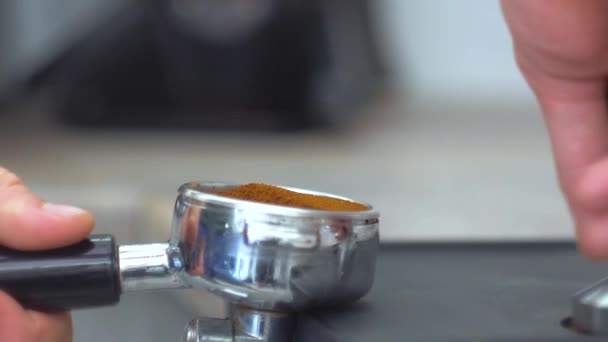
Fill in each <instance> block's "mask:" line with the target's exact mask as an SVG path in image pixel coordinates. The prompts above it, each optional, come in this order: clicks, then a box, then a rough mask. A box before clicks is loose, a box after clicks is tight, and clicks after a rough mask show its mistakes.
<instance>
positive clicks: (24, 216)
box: [0, 167, 94, 342]
mask: <svg viewBox="0 0 608 342" xmlns="http://www.w3.org/2000/svg"><path fill="white" fill-rule="evenodd" d="M93 223H94V222H93V217H92V216H91V214H89V213H87V212H85V211H83V210H81V209H78V208H73V207H68V206H61V205H56V204H50V203H46V202H44V201H43V200H41V199H40V198H38V197H36V196H34V195H33V194H32V193H30V192H29V191H28V189H27V188H26V187H25V185H23V183H22V182H21V180H20V179H19V178H17V176H15V175H14V174H12V173H10V172H9V171H8V170H6V169H3V168H2V167H0V245H2V246H7V247H11V248H15V249H20V250H41V249H49V248H55V247H61V246H65V245H68V244H73V243H76V242H79V241H81V240H83V239H84V238H85V237H86V236H87V235H88V234H89V233H90V232H91V230H92V228H93ZM71 340H72V323H71V318H70V315H69V313H51V314H47V313H42V312H37V311H32V310H27V309H25V308H23V307H21V306H20V305H19V304H18V303H17V302H16V301H15V300H14V299H13V298H12V297H10V296H9V295H7V294H6V293H4V292H2V291H0V341H7V342H9V341H10V342H65V341H71Z"/></svg>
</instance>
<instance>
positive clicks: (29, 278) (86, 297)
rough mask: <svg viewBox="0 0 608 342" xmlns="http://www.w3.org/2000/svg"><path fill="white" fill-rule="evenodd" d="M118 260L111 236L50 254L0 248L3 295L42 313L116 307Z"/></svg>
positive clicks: (92, 237)
mask: <svg viewBox="0 0 608 342" xmlns="http://www.w3.org/2000/svg"><path fill="white" fill-rule="evenodd" d="M117 254H118V250H117V246H116V243H115V241H114V237H113V236H111V235H92V236H90V237H89V238H87V239H86V240H84V241H81V242H79V243H77V244H75V245H71V246H68V247H63V248H58V249H52V250H46V251H35V252H31V251H28V252H22V251H16V250H13V249H9V248H5V247H0V289H2V290H4V291H6V292H7V293H9V294H10V295H11V296H13V297H14V298H15V299H17V301H19V302H20V303H21V304H22V305H23V306H25V307H27V308H30V309H37V310H44V311H55V310H70V309H77V308H85V307H98V306H107V305H113V304H116V303H117V302H118V301H119V299H120V294H121V286H120V274H119V272H120V270H119V265H118V255H117Z"/></svg>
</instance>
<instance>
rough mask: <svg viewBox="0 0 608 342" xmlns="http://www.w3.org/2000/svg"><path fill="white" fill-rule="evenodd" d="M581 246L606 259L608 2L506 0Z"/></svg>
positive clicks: (519, 58) (524, 70) (523, 67)
mask: <svg viewBox="0 0 608 342" xmlns="http://www.w3.org/2000/svg"><path fill="white" fill-rule="evenodd" d="M502 8H503V12H504V15H505V18H506V20H507V23H508V26H509V28H510V30H511V33H512V35H513V44H514V50H515V57H516V60H517V63H518V64H519V67H520V69H521V71H522V73H523V75H524V76H525V78H526V80H527V81H528V83H529V85H530V87H531V88H532V90H533V91H534V92H535V94H536V96H537V98H538V100H539V103H540V105H541V108H542V111H543V113H544V117H545V122H546V124H547V127H548V129H549V135H550V138H551V143H552V146H553V153H554V157H555V162H556V164H557V170H558V174H559V179H560V185H561V189H562V191H563V193H564V194H565V196H566V199H567V201H568V204H569V207H570V211H571V213H572V216H573V217H574V221H575V224H576V233H577V240H578V242H579V247H580V249H581V251H582V252H583V253H584V254H586V255H587V256H589V257H591V258H593V259H608V110H607V102H606V98H607V94H608V93H607V89H606V81H607V80H608V1H605V0H585V1H581V0H503V1H502Z"/></svg>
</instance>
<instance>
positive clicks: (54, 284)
mask: <svg viewBox="0 0 608 342" xmlns="http://www.w3.org/2000/svg"><path fill="white" fill-rule="evenodd" d="M238 185H239V184H227V183H219V182H202V183H198V182H192V183H187V184H184V185H182V186H181V187H180V188H179V195H178V197H177V200H176V202H175V208H174V217H173V224H172V230H171V236H170V238H169V240H168V242H162V243H153V244H141V245H122V246H117V245H116V244H115V241H114V238H113V237H112V236H108V235H103V236H102V235H95V236H90V237H89V238H88V239H87V240H85V241H83V242H81V243H79V244H77V245H74V246H69V247H65V248H61V249H57V250H51V251H45V252H19V251H14V250H9V249H1V250H0V288H3V289H4V290H6V291H8V292H9V293H11V294H12V295H13V296H15V298H17V299H18V300H19V301H20V302H21V303H23V304H24V305H26V306H28V307H31V308H36V309H41V310H57V309H61V310H64V309H76V308H83V307H94V306H102V305H112V304H116V303H118V302H119V300H120V296H121V295H122V294H123V293H127V292H131V291H142V290H155V289H182V288H199V289H205V290H208V291H210V292H213V293H215V294H217V295H219V296H220V297H222V298H224V299H225V300H227V301H228V302H230V303H231V304H232V305H233V306H232V311H231V319H228V320H211V319H202V320H194V321H192V322H190V323H189V324H188V326H187V328H186V331H185V333H184V341H289V340H290V339H291V334H292V330H293V329H292V328H293V324H294V317H295V316H294V314H295V313H297V312H298V311H302V310H308V309H311V308H318V307H323V306H335V305H340V304H344V303H348V302H352V301H355V300H357V299H359V298H361V297H362V296H364V295H365V294H366V293H367V292H368V291H369V290H370V288H371V286H372V283H373V280H374V271H375V263H376V256H377V252H378V244H379V234H378V229H379V220H378V219H379V214H378V212H377V211H376V210H374V209H373V208H372V206H368V207H369V209H368V210H366V211H357V212H337V211H323V210H308V209H299V208H293V207H286V206H279V205H270V204H263V203H257V202H250V201H243V200H237V199H232V198H228V197H223V196H219V195H217V193H218V192H221V191H226V190H229V189H231V188H233V187H236V186H238ZM287 189H289V190H294V191H298V192H303V193H308V194H314V195H324V196H330V197H336V198H341V199H347V198H343V197H339V196H335V195H332V194H326V193H320V192H315V191H308V190H303V189H293V188H287ZM347 200H348V199H347Z"/></svg>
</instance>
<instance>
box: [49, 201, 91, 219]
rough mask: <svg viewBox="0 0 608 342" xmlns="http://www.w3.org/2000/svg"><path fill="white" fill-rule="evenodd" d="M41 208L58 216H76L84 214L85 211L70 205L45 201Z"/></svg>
mask: <svg viewBox="0 0 608 342" xmlns="http://www.w3.org/2000/svg"><path fill="white" fill-rule="evenodd" d="M42 210H44V211H46V212H48V213H51V214H53V215H58V216H66V217H69V216H76V215H81V214H84V213H85V212H86V211H85V210H84V209H81V208H78V207H72V206H70V205H63V204H53V203H45V204H44V205H42Z"/></svg>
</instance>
